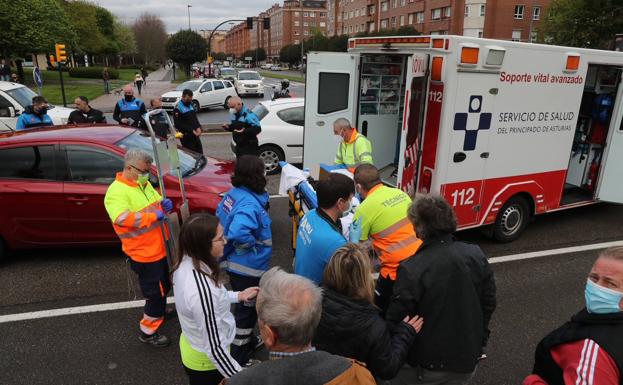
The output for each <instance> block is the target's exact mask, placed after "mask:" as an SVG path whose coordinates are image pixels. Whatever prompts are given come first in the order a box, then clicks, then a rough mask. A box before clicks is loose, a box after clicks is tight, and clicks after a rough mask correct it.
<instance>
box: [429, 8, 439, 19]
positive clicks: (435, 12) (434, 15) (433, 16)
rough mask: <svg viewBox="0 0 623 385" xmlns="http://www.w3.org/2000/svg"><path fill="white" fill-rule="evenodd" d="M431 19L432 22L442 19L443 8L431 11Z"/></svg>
mask: <svg viewBox="0 0 623 385" xmlns="http://www.w3.org/2000/svg"><path fill="white" fill-rule="evenodd" d="M430 18H431V19H432V20H439V19H441V8H435V9H433V10H431V11H430Z"/></svg>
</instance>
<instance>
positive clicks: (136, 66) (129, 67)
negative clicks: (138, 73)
mask: <svg viewBox="0 0 623 385" xmlns="http://www.w3.org/2000/svg"><path fill="white" fill-rule="evenodd" d="M141 67H143V68H145V69H146V70H147V71H149V72H153V71H155V70H156V66H153V65H143V66H142V65H140V64H124V65H120V66H119V68H120V69H124V70H140V69H141Z"/></svg>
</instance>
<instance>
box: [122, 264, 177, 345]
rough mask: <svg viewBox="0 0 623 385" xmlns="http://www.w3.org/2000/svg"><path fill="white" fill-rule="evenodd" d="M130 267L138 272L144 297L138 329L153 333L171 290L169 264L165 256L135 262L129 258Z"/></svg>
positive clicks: (161, 316) (158, 323)
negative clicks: (148, 260)
mask: <svg viewBox="0 0 623 385" xmlns="http://www.w3.org/2000/svg"><path fill="white" fill-rule="evenodd" d="M130 267H131V268H132V270H133V271H134V272H135V273H136V274H138V284H139V286H140V287H141V292H142V293H143V297H144V298H145V308H144V310H143V312H144V313H145V314H144V315H143V319H142V320H141V322H140V324H139V329H140V330H141V332H143V333H145V334H146V335H151V334H154V333H155V332H156V331H157V330H158V328H159V327H160V324H161V323H162V319H164V313H165V309H166V306H167V294H168V293H169V291H170V290H171V281H170V279H169V264H168V263H167V259H166V258H162V259H161V260H159V261H157V262H136V261H133V260H130Z"/></svg>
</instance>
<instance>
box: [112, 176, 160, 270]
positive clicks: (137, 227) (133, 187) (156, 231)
mask: <svg viewBox="0 0 623 385" xmlns="http://www.w3.org/2000/svg"><path fill="white" fill-rule="evenodd" d="M161 199H162V197H161V196H160V194H158V192H157V191H156V190H154V188H153V187H152V185H151V184H150V183H146V184H145V185H144V186H141V185H139V184H138V183H136V182H132V181H129V180H127V179H125V178H124V177H123V174H122V173H117V177H116V178H115V181H114V182H112V184H111V185H110V186H109V187H108V190H107V191H106V196H105V197H104V206H105V207H106V211H107V212H108V216H109V217H110V220H111V221H112V225H113V228H114V229H115V232H116V233H117V235H118V236H119V239H121V248H122V250H123V252H124V253H126V254H127V255H128V256H129V257H130V258H132V260H134V261H136V262H156V261H159V260H160V259H162V258H164V256H165V255H166V251H165V246H164V238H163V237H162V230H161V229H160V226H161V222H160V221H158V218H157V215H156V211H157V210H162V208H161V207H160V200H161Z"/></svg>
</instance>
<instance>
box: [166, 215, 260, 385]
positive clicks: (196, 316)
mask: <svg viewBox="0 0 623 385" xmlns="http://www.w3.org/2000/svg"><path fill="white" fill-rule="evenodd" d="M225 242H226V241H225V239H224V238H223V228H222V227H221V225H220V224H219V222H218V219H217V218H216V217H214V216H212V215H210V214H193V215H192V216H190V217H189V218H188V219H187V220H186V222H184V225H183V226H182V229H181V231H180V237H179V253H178V255H179V256H181V258H180V259H179V260H178V261H176V263H174V266H173V269H172V271H173V272H172V274H173V285H174V287H175V306H176V308H177V314H178V316H179V320H180V325H181V327H182V334H181V335H180V353H181V356H182V363H183V365H184V370H185V371H186V373H187V374H188V378H189V380H190V384H191V385H194V384H204V385H209V384H218V383H220V381H221V380H222V379H223V377H226V378H229V377H231V376H233V375H234V374H236V373H237V372H239V371H240V370H241V368H240V365H239V364H238V363H237V362H236V360H235V359H233V358H232V357H231V354H230V352H229V346H230V345H231V343H232V341H233V340H234V337H235V335H236V322H235V320H234V316H233V314H232V313H231V311H230V307H231V304H232V303H237V302H247V301H249V300H251V299H253V298H255V296H257V293H258V290H259V289H258V288H257V287H250V288H248V289H246V290H244V291H241V292H234V291H228V290H227V288H225V286H224V285H223V284H222V283H221V282H220V280H219V279H220V271H219V258H220V257H222V256H223V247H224V245H225Z"/></svg>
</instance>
